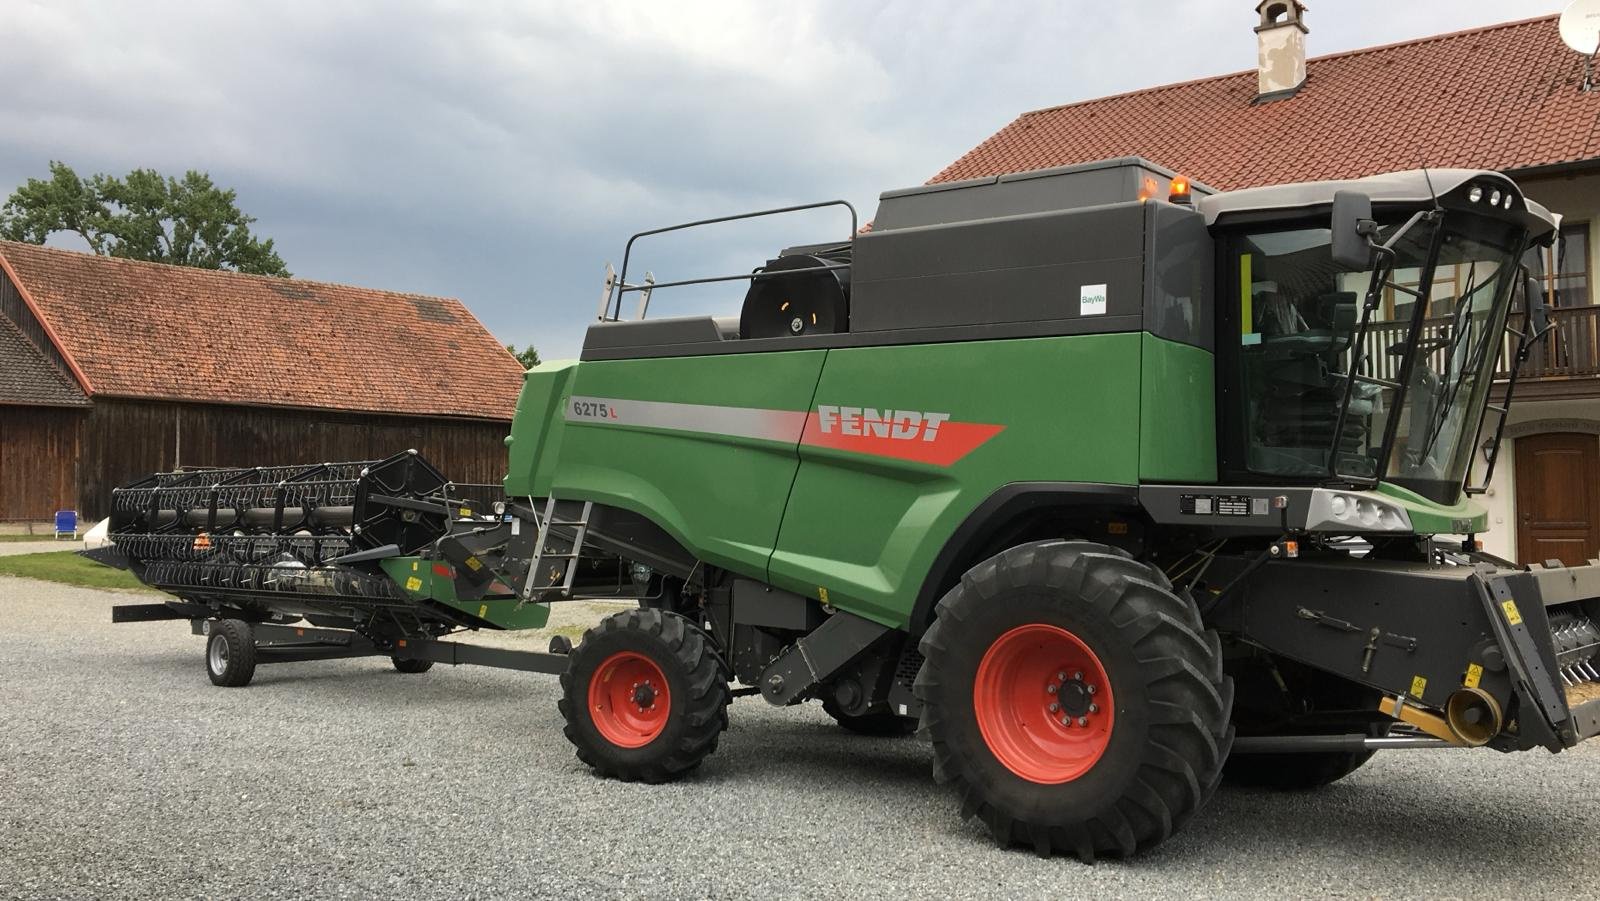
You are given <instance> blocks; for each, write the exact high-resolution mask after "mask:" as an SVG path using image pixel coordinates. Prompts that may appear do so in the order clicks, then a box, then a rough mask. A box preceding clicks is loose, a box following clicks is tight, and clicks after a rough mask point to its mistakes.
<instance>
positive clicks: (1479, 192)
mask: <svg viewBox="0 0 1600 901" xmlns="http://www.w3.org/2000/svg"><path fill="white" fill-rule="evenodd" d="M1467 199H1468V200H1470V201H1472V202H1473V203H1477V202H1478V201H1480V200H1482V199H1483V188H1482V187H1481V186H1479V185H1473V186H1472V189H1471V190H1469V191H1468V192H1467Z"/></svg>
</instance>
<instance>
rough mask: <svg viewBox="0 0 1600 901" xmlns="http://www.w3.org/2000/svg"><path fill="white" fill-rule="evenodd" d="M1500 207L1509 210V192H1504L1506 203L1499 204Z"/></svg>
mask: <svg viewBox="0 0 1600 901" xmlns="http://www.w3.org/2000/svg"><path fill="white" fill-rule="evenodd" d="M1501 206H1503V207H1505V208H1506V209H1508V210H1509V209H1511V192H1509V191H1507V192H1506V202H1505V203H1503V204H1501Z"/></svg>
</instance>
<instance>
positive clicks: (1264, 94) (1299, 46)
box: [1256, 0, 1310, 103]
mask: <svg viewBox="0 0 1600 901" xmlns="http://www.w3.org/2000/svg"><path fill="white" fill-rule="evenodd" d="M1256 12H1257V13H1259V14H1260V16H1261V24H1260V25H1257V26H1256V102H1257V103H1265V102H1267V101H1271V100H1278V99H1281V98H1283V97H1289V96H1291V95H1293V94H1294V92H1295V91H1298V90H1300V86H1301V85H1302V84H1305V81H1306V34H1307V32H1309V31H1310V29H1308V28H1306V22H1305V16H1306V5H1305V4H1304V3H1301V2H1300V0H1262V2H1260V3H1257V4H1256Z"/></svg>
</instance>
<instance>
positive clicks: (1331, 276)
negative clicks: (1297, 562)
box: [1233, 213, 1522, 503]
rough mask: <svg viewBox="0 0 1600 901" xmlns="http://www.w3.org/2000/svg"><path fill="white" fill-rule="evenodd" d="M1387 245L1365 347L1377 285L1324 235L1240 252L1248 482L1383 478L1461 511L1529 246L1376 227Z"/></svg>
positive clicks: (1264, 241)
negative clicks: (1341, 259)
mask: <svg viewBox="0 0 1600 901" xmlns="http://www.w3.org/2000/svg"><path fill="white" fill-rule="evenodd" d="M1391 239H1395V240H1394V242H1393V245H1392V248H1393V250H1394V252H1395V259H1394V262H1393V271H1392V272H1390V273H1389V274H1388V277H1387V282H1388V284H1386V285H1383V286H1380V288H1379V291H1378V294H1377V296H1376V298H1375V300H1376V306H1374V308H1373V309H1372V312H1371V314H1370V315H1369V316H1368V324H1367V328H1366V329H1365V330H1364V331H1363V330H1362V329H1360V328H1359V323H1360V321H1361V316H1362V304H1363V303H1364V302H1365V301H1366V298H1367V293H1368V289H1369V288H1370V287H1371V285H1372V282H1373V278H1374V274H1373V272H1372V271H1370V270H1368V271H1360V272H1352V271H1344V270H1342V269H1341V268H1340V267H1339V266H1337V265H1336V264H1334V263H1333V261H1332V256H1331V253H1330V248H1329V244H1330V241H1331V235H1330V232H1329V231H1328V229H1326V228H1299V229H1287V230H1272V231H1261V232H1256V233H1250V234H1246V235H1243V236H1242V237H1241V239H1240V242H1239V244H1238V245H1236V249H1235V252H1234V261H1233V264H1234V265H1235V266H1237V267H1238V268H1237V274H1238V285H1239V291H1240V298H1239V304H1240V308H1239V317H1238V321H1239V325H1240V336H1239V343H1240V344H1239V355H1238V360H1239V363H1238V366H1239V372H1238V378H1239V384H1240V386H1241V388H1242V389H1243V390H1241V391H1240V392H1239V398H1238V403H1239V404H1240V405H1241V406H1242V409H1241V410H1239V414H1240V418H1241V419H1242V422H1243V426H1244V431H1245V435H1244V438H1245V440H1244V448H1243V450H1244V457H1245V459H1244V461H1243V462H1244V464H1245V467H1246V468H1247V469H1248V470H1249V471H1250V472H1252V473H1257V474H1261V475H1264V476H1272V477H1278V478H1289V479H1295V480H1306V481H1315V480H1327V479H1340V478H1342V479H1356V480H1374V479H1379V478H1382V479H1384V480H1386V481H1391V482H1394V483H1397V484H1400V485H1403V486H1405V487H1407V488H1410V489H1411V490H1413V491H1416V492H1418V493H1419V494H1422V495H1424V496H1426V497H1429V498H1431V499H1433V500H1436V501H1439V502H1441V503H1454V502H1455V501H1456V499H1457V498H1458V496H1459V493H1460V490H1461V485H1462V482H1463V481H1464V479H1465V476H1466V472H1467V468H1468V467H1469V466H1470V464H1471V462H1472V452H1473V448H1472V444H1473V439H1474V436H1475V435H1476V433H1477V428H1478V420H1479V418H1480V416H1481V415H1482V411H1483V407H1484V403H1485V401H1486V399H1487V394H1488V390H1489V385H1490V382H1491V380H1492V378H1493V367H1494V366H1495V363H1496V360H1497V358H1498V356H1499V354H1500V350H1501V345H1502V343H1503V342H1504V337H1503V335H1504V325H1505V315H1506V307H1507V306H1508V305H1509V303H1510V294H1511V292H1510V285H1511V283H1512V282H1513V281H1514V278H1513V276H1514V274H1515V271H1516V267H1515V254H1516V252H1517V250H1518V249H1519V248H1518V245H1519V244H1520V242H1521V239H1522V233H1521V230H1520V229H1519V228H1517V227H1515V226H1513V225H1511V224H1509V223H1504V222H1497V221H1494V220H1491V219H1488V218H1485V217H1481V216H1471V215H1467V214H1460V213H1446V214H1444V215H1443V216H1439V217H1432V218H1424V219H1421V220H1418V221H1416V222H1413V223H1411V224H1410V226H1409V227H1405V224H1404V221H1403V220H1399V219H1396V220H1393V221H1387V222H1384V223H1382V224H1381V226H1380V229H1379V234H1378V235H1377V240H1378V242H1379V243H1384V242H1388V241H1390V240H1391ZM1358 344H1359V346H1357V345H1358ZM1352 373H1354V374H1355V379H1354V384H1353V385H1352V384H1350V381H1351V374H1352ZM1402 384H1404V385H1405V386H1407V387H1406V390H1404V391H1402V390H1401V386H1402ZM1347 398H1348V402H1346V399H1347ZM1397 401H1398V402H1399V404H1398V408H1397ZM1341 405H1343V409H1344V415H1343V416H1342V417H1341V416H1340V409H1341ZM1336 433H1337V434H1336Z"/></svg>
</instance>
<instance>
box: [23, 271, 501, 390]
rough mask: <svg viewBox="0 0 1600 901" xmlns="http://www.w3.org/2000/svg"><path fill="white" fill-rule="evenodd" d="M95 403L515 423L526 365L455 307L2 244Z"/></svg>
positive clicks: (447, 302) (436, 300)
mask: <svg viewBox="0 0 1600 901" xmlns="http://www.w3.org/2000/svg"><path fill="white" fill-rule="evenodd" d="M0 264H3V265H5V266H6V267H7V268H8V269H9V270H10V271H12V272H14V273H15V274H16V278H17V281H18V282H19V283H20V284H19V287H20V288H21V289H22V292H23V293H24V297H25V299H27V300H29V301H31V303H32V305H33V306H34V307H35V308H36V311H37V313H38V315H39V316H40V318H41V319H42V320H43V321H44V322H45V323H46V324H47V325H48V326H49V327H50V328H51V330H52V332H53V334H54V335H55V337H56V340H57V341H58V343H59V344H60V347H59V350H60V351H61V352H62V354H63V355H64V356H65V357H66V358H67V360H68V362H69V363H70V364H71V365H74V366H76V367H77V368H78V369H79V371H80V372H81V374H82V378H83V380H84V381H86V382H87V387H88V389H89V393H90V394H91V396H101V395H104V396H115V397H135V398H152V399H163V400H176V401H194V402H202V403H224V404H245V405H250V406H276V407H307V408H322V409H334V410H349V411H359V412H371V413H403V414H414V415H420V416H452V417H453V416H459V417H465V418H472V419H510V418H511V413H512V410H513V409H514V408H515V406H516V399H517V392H518V390H519V389H520V388H521V386H522V371H523V370H522V367H521V365H520V364H518V363H517V361H516V360H515V359H514V358H513V357H512V356H511V355H510V354H509V353H507V352H506V349H505V347H504V346H503V345H501V344H500V342H499V341H497V340H495V338H494V337H493V336H492V335H490V334H489V331H488V330H487V329H485V328H484V327H483V325H482V324H481V323H479V322H478V320H477V319H476V318H474V317H473V315H472V314H471V313H469V312H467V309H466V308H465V307H464V306H462V305H461V302H460V301H457V300H451V299H448V298H441V297H425V296H422V295H419V294H400V293H396V292H393V291H377V290H373V289H370V288H353V287H349V286H346V285H330V284H325V283H322V282H310V281H303V280H300V279H281V278H271V277H268V276H261V275H240V274H238V273H235V272H219V271H214V270H208V269H191V268H187V267H182V266H167V265H162V264H159V263H144V262H137V261H133V260H122V259H114V258H111V257H99V256H93V255H91V254H84V253H74V252H72V251H67V250H56V249H54V248H47V247H38V246H35V245H32V244H18V243H14V242H10V241H0Z"/></svg>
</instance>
